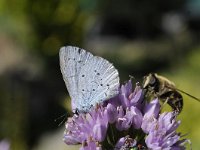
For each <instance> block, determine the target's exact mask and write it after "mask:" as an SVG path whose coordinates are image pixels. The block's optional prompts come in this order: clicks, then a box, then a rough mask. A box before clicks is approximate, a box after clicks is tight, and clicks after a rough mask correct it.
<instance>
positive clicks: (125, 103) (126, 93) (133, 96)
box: [106, 80, 142, 109]
mask: <svg viewBox="0 0 200 150" xmlns="http://www.w3.org/2000/svg"><path fill="white" fill-rule="evenodd" d="M141 97H142V89H141V87H140V86H138V85H136V88H135V90H134V91H132V83H131V80H129V81H128V82H127V83H126V84H125V85H122V86H121V88H120V89H119V95H118V96H116V97H114V98H112V99H111V100H109V101H107V102H108V103H111V104H112V105H114V106H122V107H123V109H126V108H127V107H131V106H140V105H141V103H142V98H141ZM107 102H106V104H107Z"/></svg>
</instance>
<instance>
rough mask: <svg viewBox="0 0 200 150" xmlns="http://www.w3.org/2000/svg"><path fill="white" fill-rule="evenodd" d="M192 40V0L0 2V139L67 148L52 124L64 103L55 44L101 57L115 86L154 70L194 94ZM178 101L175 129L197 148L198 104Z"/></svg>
mask: <svg viewBox="0 0 200 150" xmlns="http://www.w3.org/2000/svg"><path fill="white" fill-rule="evenodd" d="M199 39H200V1H199V0H168V1H161V0H151V1H150V0H141V1H137V0H118V1H114V0H51V1H44V0H43V1H41V0H17V1H14V0H9V1H8V0H1V1H0V85H1V86H0V140H2V139H7V140H8V141H9V142H10V145H11V150H49V149H51V150H54V149H56V150H64V149H66V150H67V149H72V147H69V146H67V145H65V144H64V143H63V142H62V136H63V131H64V124H62V125H59V124H60V123H61V122H62V120H63V118H59V117H60V116H62V115H63V114H66V112H67V110H66V108H65V107H66V105H67V104H66V103H70V101H69V97H68V93H67V90H66V87H65V84H64V81H63V79H62V75H61V73H60V69H59V57H58V52H59V48H60V47H61V46H64V45H74V46H79V47H82V48H84V49H86V50H89V51H91V52H92V53H93V54H95V55H99V56H102V57H104V58H106V59H108V60H109V61H110V62H112V63H114V65H115V67H116V68H117V69H118V70H119V73H120V78H121V83H124V82H125V81H127V80H128V79H129V75H132V76H134V77H135V78H136V79H135V81H134V82H136V81H142V77H143V76H144V75H146V74H147V73H149V72H157V73H159V74H161V75H164V76H166V77H168V78H169V79H170V80H172V81H174V82H175V83H176V85H177V87H178V88H179V89H182V90H184V91H186V92H188V93H190V94H192V95H194V96H197V97H200V92H199V91H200V42H199V41H200V40H199ZM66 99H67V100H68V101H67V100H66ZM184 99H185V100H184V109H183V112H182V113H181V115H180V116H179V118H180V119H181V120H182V124H181V126H180V128H179V130H180V131H181V132H182V133H183V134H187V137H188V138H189V139H191V141H192V146H193V149H199V147H200V142H199V138H200V125H199V124H200V117H199V114H200V103H198V102H196V101H195V100H193V99H191V98H189V97H187V96H185V95H184ZM55 119H57V121H54V120H55ZM74 149H77V147H76V148H74Z"/></svg>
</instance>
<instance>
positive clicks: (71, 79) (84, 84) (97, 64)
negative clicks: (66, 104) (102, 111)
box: [59, 46, 119, 112]
mask: <svg viewBox="0 0 200 150" xmlns="http://www.w3.org/2000/svg"><path fill="white" fill-rule="evenodd" d="M59 55H60V68H61V72H62V75H63V79H64V81H65V84H66V87H67V89H68V92H69V95H70V97H71V100H72V102H71V103H72V110H73V111H76V110H78V111H79V112H88V111H89V109H90V108H91V107H92V106H95V105H96V104H99V103H101V102H103V101H105V100H107V99H110V98H112V97H114V96H115V95H117V94H118V93H119V74H118V71H117V69H115V67H114V66H113V65H112V64H111V63H110V62H109V61H107V60H106V59H104V58H101V57H98V56H93V55H92V54H91V53H90V52H86V51H85V50H84V49H81V48H78V47H73V46H66V47H62V48H61V49H60V54H59Z"/></svg>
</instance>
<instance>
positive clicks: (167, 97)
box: [143, 73, 200, 114]
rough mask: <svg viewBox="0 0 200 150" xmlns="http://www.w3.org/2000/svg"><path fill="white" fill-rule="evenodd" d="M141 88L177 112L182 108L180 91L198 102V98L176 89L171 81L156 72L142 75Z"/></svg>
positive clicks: (146, 93)
mask: <svg viewBox="0 0 200 150" xmlns="http://www.w3.org/2000/svg"><path fill="white" fill-rule="evenodd" d="M143 89H144V92H145V95H150V96H154V97H158V98H159V99H160V100H161V101H163V102H164V103H168V104H169V105H170V106H171V108H172V109H173V110H174V111H175V112H176V113H177V114H179V113H180V112H181V111H182V109H183V97H182V95H181V94H180V92H181V93H184V94H186V95H188V96H190V97H191V98H193V99H195V100H197V101H199V102H200V99H198V98H196V97H194V96H192V95H190V94H188V93H186V92H184V91H182V90H180V89H177V88H176V87H175V84H174V83H173V82H172V81H170V80H168V79H167V78H165V77H163V76H160V75H158V74H156V73H150V74H148V75H147V76H145V77H144V81H143Z"/></svg>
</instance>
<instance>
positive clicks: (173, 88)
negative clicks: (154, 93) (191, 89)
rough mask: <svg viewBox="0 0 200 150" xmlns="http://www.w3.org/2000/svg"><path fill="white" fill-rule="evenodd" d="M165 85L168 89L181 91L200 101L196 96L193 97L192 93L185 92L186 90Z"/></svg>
mask: <svg viewBox="0 0 200 150" xmlns="http://www.w3.org/2000/svg"><path fill="white" fill-rule="evenodd" d="M166 87H167V88H169V89H172V90H175V91H179V92H181V93H183V94H185V95H187V96H189V97H191V98H193V99H195V100H196V101H198V102H200V99H199V98H197V97H195V96H193V95H191V94H189V93H187V92H185V91H183V90H180V89H178V88H175V87H169V86H166Z"/></svg>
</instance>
